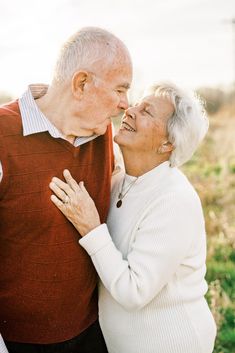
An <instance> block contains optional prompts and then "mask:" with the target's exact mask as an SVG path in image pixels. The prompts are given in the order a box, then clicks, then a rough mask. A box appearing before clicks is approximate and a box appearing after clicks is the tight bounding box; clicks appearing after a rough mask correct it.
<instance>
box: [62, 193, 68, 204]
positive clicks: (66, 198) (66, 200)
mask: <svg viewBox="0 0 235 353" xmlns="http://www.w3.org/2000/svg"><path fill="white" fill-rule="evenodd" d="M63 203H64V204H66V203H69V197H68V195H66V196H65V200H64V201H63Z"/></svg>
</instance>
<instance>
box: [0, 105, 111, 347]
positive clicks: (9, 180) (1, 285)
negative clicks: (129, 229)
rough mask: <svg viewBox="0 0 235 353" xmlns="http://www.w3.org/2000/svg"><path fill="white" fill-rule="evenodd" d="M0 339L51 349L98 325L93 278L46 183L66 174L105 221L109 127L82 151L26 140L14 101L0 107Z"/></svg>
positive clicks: (45, 139) (37, 137)
mask: <svg viewBox="0 0 235 353" xmlns="http://www.w3.org/2000/svg"><path fill="white" fill-rule="evenodd" d="M0 161H1V162H2V166H3V180H2V182H1V183H0V332H1V333H2V336H3V338H4V339H6V340H9V341H15V342H28V343H43V344H44V343H55V342H62V341H65V340H68V339H70V338H72V337H75V336H77V335H78V334H79V333H81V332H82V331H83V330H84V329H86V328H87V327H88V326H89V325H90V324H92V323H93V322H94V321H95V320H96V319H97V296H96V283H97V275H96V272H95V270H94V267H93V265H92V263H91V260H90V258H89V256H88V255H87V253H86V252H85V251H84V250H83V249H82V248H81V246H80V245H79V244H78V238H79V234H78V233H77V231H76V230H75V229H74V227H73V226H72V224H71V223H70V222H69V221H67V219H66V218H65V217H64V215H63V214H62V213H61V212H60V211H59V210H58V209H57V208H56V207H55V206H54V205H53V204H52V202H51V200H50V195H51V191H50V189H49V183H50V181H51V178H52V177H53V176H57V177H59V178H63V176H62V171H63V170H64V169H65V168H66V169H69V170H70V171H71V173H72V175H73V176H74V178H75V179H76V180H77V181H78V182H79V181H81V180H84V182H85V186H86V187H87V189H88V191H89V193H90V195H91V197H92V198H93V199H94V201H95V203H96V206H97V208H98V210H99V214H100V218H101V221H102V222H104V221H105V219H106V216H107V212H108V208H109V201H110V179H111V173H112V170H113V163H114V162H113V149H112V137H111V128H108V130H107V132H106V134H105V135H104V136H99V137H97V138H96V139H94V140H93V141H90V142H88V143H86V144H84V145H81V146H80V147H74V146H72V145H71V144H70V143H69V142H67V141H65V140H62V139H55V138H52V137H51V136H50V135H49V133H47V132H43V133H38V134H33V135H30V136H26V137H23V135H22V121H21V116H20V111H19V107H18V103H17V102H13V103H11V104H9V105H7V106H4V107H1V108H0Z"/></svg>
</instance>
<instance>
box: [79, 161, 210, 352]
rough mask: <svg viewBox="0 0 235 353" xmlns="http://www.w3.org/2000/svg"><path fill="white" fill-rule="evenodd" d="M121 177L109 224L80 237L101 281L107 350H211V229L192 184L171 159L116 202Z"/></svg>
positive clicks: (140, 179)
mask: <svg viewBox="0 0 235 353" xmlns="http://www.w3.org/2000/svg"><path fill="white" fill-rule="evenodd" d="M132 180H133V177H130V176H127V182H126V184H129V183H130V182H131V181H132ZM121 185H122V177H120V176H116V181H114V187H113V191H112V199H111V209H110V212H109V216H108V228H107V226H106V225H105V224H103V225H101V226H99V227H98V228H96V229H95V230H93V231H92V232H90V233H89V234H87V235H86V236H85V237H83V238H82V239H80V241H79V242H80V244H81V245H82V246H83V247H84V248H85V249H86V250H87V252H88V253H89V255H90V256H91V258H92V261H93V263H94V265H95V267H96V269H97V272H98V274H99V276H100V278H101V281H102V283H100V291H99V317H100V324H101V328H102V330H103V334H104V337H105V340H106V343H107V347H108V351H109V353H120V352H128V353H211V352H212V350H213V344H214V339H215V331H216V328H215V323H214V319H213V317H212V315H211V313H210V310H209V308H208V305H207V303H206V300H205V299H204V295H205V293H206V291H207V284H206V282H205V279H204V275H205V271H206V266H205V259H206V236H205V228H204V219H203V213H202V208H201V204H200V200H199V198H198V196H197V194H196V192H195V190H194V189H193V187H192V186H191V184H190V183H189V182H188V180H187V179H186V177H185V176H184V175H183V174H182V173H181V172H180V171H179V170H178V169H177V168H170V167H169V163H168V162H165V163H163V164H161V165H160V166H158V167H156V168H155V169H153V170H151V171H150V172H148V173H146V174H144V175H143V176H141V177H140V178H139V179H138V180H137V181H136V182H135V184H134V185H133V186H132V188H131V189H130V190H129V191H128V193H127V194H126V196H125V197H124V198H123V200H122V201H123V204H122V206H121V207H120V208H117V207H116V203H117V200H118V194H119V192H120V189H121ZM124 187H125V186H124ZM108 229H109V232H110V234H111V236H112V238H111V237H110V234H109V232H108Z"/></svg>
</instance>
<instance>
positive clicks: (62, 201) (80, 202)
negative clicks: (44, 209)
mask: <svg viewBox="0 0 235 353" xmlns="http://www.w3.org/2000/svg"><path fill="white" fill-rule="evenodd" d="M63 175H64V178H65V180H66V183H65V182H63V181H62V180H60V179H59V178H56V177H54V178H53V179H52V181H51V183H50V185H49V186H50V189H51V190H52V191H53V192H54V193H55V195H56V196H55V195H52V196H51V201H52V202H53V203H54V204H55V205H56V206H57V207H58V208H59V210H60V211H61V212H62V213H63V214H64V215H65V216H66V217H67V218H68V220H69V221H70V222H71V223H72V224H73V225H74V227H75V228H76V229H77V230H78V232H79V233H80V234H81V236H84V235H86V234H87V233H89V232H90V231H91V230H92V229H94V228H96V227H97V226H99V225H100V217H99V214H98V211H97V209H96V206H95V203H94V201H93V200H92V198H91V197H90V195H89V194H88V192H87V190H86V188H85V186H84V183H83V181H81V182H80V183H79V184H78V183H77V182H76V181H75V180H74V179H73V177H72V175H71V174H70V172H69V171H68V170H64V172H63Z"/></svg>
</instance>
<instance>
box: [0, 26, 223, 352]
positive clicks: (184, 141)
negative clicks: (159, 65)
mask: <svg viewBox="0 0 235 353" xmlns="http://www.w3.org/2000/svg"><path fill="white" fill-rule="evenodd" d="M131 80H132V64H131V59H130V55H129V53H128V50H127V48H126V47H125V45H124V44H123V43H122V41H121V40H120V39H118V38H117V37H116V36H114V35H113V34H111V33H109V32H107V31H106V30H103V29H99V28H93V27H89V28H84V29H81V30H80V31H78V32H77V33H75V34H74V35H73V36H72V37H71V38H69V40H68V41H67V42H66V43H65V45H64V46H63V47H62V49H61V52H60V55H59V57H58V61H57V63H56V66H55V72H54V76H53V80H52V83H51V85H50V86H46V85H31V86H29V88H28V90H27V91H26V92H25V93H24V94H23V96H22V97H21V98H20V99H19V100H17V101H14V102H11V103H9V104H6V105H5V106H2V107H1V108H0V217H1V221H0V228H1V234H0V332H1V335H2V338H3V340H4V341H5V345H6V347H7V349H8V351H9V352H10V353H39V352H40V353H91V352H92V353H105V352H109V353H212V351H213V345H214V339H215V334H216V328H215V323H214V319H213V317H212V315H211V312H210V310H209V307H208V305H207V302H206V300H205V298H204V295H205V293H206V292H207V284H206V281H205V279H204V276H205V272H206V265H205V260H206V234H205V225H204V218H203V212H202V207H201V203H200V200H199V197H198V195H197V193H196V192H195V190H194V188H193V187H192V185H191V184H190V182H189V181H188V179H187V178H186V177H185V175H184V174H183V173H182V172H181V171H180V170H179V169H178V167H179V166H181V165H182V164H183V163H185V162H187V161H188V160H189V159H190V158H191V157H192V155H193V153H194V152H195V150H196V149H197V147H198V145H199V143H200V142H201V140H202V139H203V137H204V136H205V134H206V132H207V129H208V120H207V118H206V115H205V113H204V111H203V109H202V106H201V104H200V102H199V100H198V99H197V98H196V97H195V96H194V95H192V94H189V93H186V92H184V91H183V90H181V89H180V88H178V87H177V86H175V85H174V84H171V83H155V84H154V85H153V86H152V87H151V88H149V90H148V93H146V95H145V96H144V97H143V98H142V99H141V100H140V101H139V102H138V103H136V104H135V105H134V106H132V107H129V105H128V100H127V91H128V89H129V87H130V85H131ZM122 111H124V113H123V117H122V121H121V126H120V129H119V130H118V132H117V133H116V135H115V136H114V141H115V142H116V143H117V144H118V145H119V147H120V150H121V153H122V156H123V161H124V168H120V167H119V166H118V163H117V158H116V157H115V156H114V148H113V139H112V127H111V124H110V123H111V118H112V117H114V116H117V115H118V114H119V113H121V112H122ZM97 288H98V290H97ZM6 347H4V343H3V341H1V342H0V352H3V351H4V350H5V351H7V349H6ZM1 349H2V350H1Z"/></svg>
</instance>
